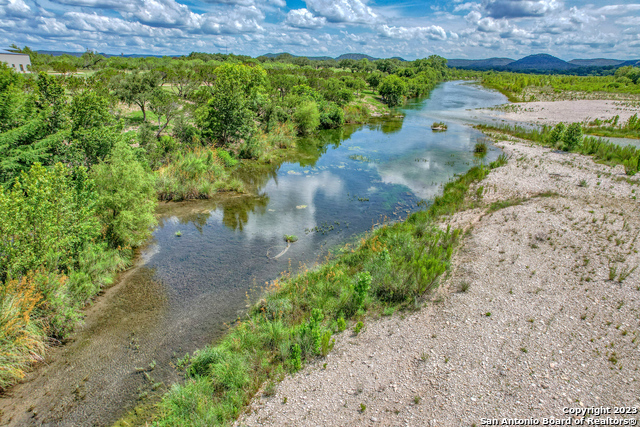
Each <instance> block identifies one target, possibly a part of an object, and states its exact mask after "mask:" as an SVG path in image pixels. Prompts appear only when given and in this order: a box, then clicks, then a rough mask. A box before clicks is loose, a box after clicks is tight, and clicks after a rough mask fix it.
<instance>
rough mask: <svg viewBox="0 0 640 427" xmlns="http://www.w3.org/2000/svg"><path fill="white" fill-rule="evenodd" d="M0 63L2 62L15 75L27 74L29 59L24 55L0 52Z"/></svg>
mask: <svg viewBox="0 0 640 427" xmlns="http://www.w3.org/2000/svg"><path fill="white" fill-rule="evenodd" d="M0 62H4V63H5V64H7V65H8V66H9V67H11V68H13V70H14V71H15V72H17V73H28V72H29V68H28V67H29V66H30V65H31V59H30V58H29V55H25V54H24V53H4V52H0Z"/></svg>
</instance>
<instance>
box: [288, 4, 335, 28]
mask: <svg viewBox="0 0 640 427" xmlns="http://www.w3.org/2000/svg"><path fill="white" fill-rule="evenodd" d="M284 23H285V24H287V25H289V26H291V27H296V28H319V27H322V26H324V25H325V24H326V23H327V18H325V17H324V16H320V17H316V16H313V14H312V13H311V12H309V11H308V10H307V9H293V10H290V11H289V13H287V18H286V19H285V21H284Z"/></svg>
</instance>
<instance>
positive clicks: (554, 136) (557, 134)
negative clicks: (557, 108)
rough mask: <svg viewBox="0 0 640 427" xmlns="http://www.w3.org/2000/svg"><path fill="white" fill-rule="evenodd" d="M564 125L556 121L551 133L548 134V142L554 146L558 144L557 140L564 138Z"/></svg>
mask: <svg viewBox="0 0 640 427" xmlns="http://www.w3.org/2000/svg"><path fill="white" fill-rule="evenodd" d="M565 129H566V127H565V125H564V123H562V122H561V123H558V124H557V125H555V127H554V128H553V130H552V131H551V133H550V134H549V138H548V140H547V141H548V143H549V145H551V146H555V145H557V144H558V142H560V141H562V140H563V139H564V131H565Z"/></svg>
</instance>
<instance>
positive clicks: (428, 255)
mask: <svg viewBox="0 0 640 427" xmlns="http://www.w3.org/2000/svg"><path fill="white" fill-rule="evenodd" d="M504 163H506V159H505V158H504V156H502V157H501V158H500V159H499V160H498V161H496V162H494V163H492V165H491V167H497V166H501V165H503V164H504ZM491 167H489V168H487V167H483V166H477V167H474V168H472V169H471V170H470V171H469V172H467V173H466V174H465V175H463V176H461V177H459V178H458V179H457V180H455V181H452V182H450V183H448V184H447V185H445V187H444V191H443V194H442V196H439V197H437V198H436V199H435V201H434V202H433V204H432V206H431V207H430V208H429V209H427V210H423V211H419V212H416V213H414V214H412V215H410V216H409V217H408V218H407V220H406V221H404V222H400V223H396V224H391V225H389V224H385V225H383V226H382V227H380V228H378V229H376V230H373V231H371V232H370V233H369V234H368V235H367V236H365V237H363V238H362V239H361V240H360V241H359V242H358V243H357V244H354V245H347V246H345V247H343V248H342V249H341V250H339V251H338V254H337V255H336V256H335V257H333V258H332V259H329V260H328V261H327V262H325V263H323V264H322V265H320V266H319V267H318V268H317V269H313V270H311V271H309V270H306V271H303V272H301V273H300V274H297V275H294V274H286V275H284V276H283V277H281V278H280V279H278V280H275V281H273V282H272V283H271V284H270V285H269V288H268V289H267V290H266V293H265V295H264V298H263V299H261V300H260V301H259V302H258V303H257V304H255V305H254V306H253V307H252V308H251V309H250V310H249V313H248V315H247V318H246V319H244V320H243V321H240V322H238V323H237V324H236V325H235V326H233V327H232V328H231V329H230V331H229V332H228V333H227V334H226V335H225V337H224V338H223V339H222V340H221V341H220V342H219V343H217V344H216V345H214V346H211V347H207V348H205V349H203V350H200V351H198V352H196V353H195V355H194V356H193V357H192V358H191V360H190V363H189V365H188V368H187V370H186V382H185V383H184V384H175V385H174V386H173V387H172V388H171V390H170V391H169V393H168V394H167V395H166V396H165V398H164V399H163V400H162V402H161V403H160V404H159V408H160V409H159V414H158V415H157V417H156V419H155V424H154V425H157V426H175V425H192V426H205V425H206V426H208V425H227V424H230V423H232V422H233V421H234V420H235V418H236V417H237V416H238V415H239V414H240V412H241V411H242V410H243V408H244V407H245V406H246V405H247V404H248V403H249V402H250V400H251V398H252V397H253V396H254V395H255V393H256V392H258V391H259V390H261V389H262V390H264V392H265V393H268V390H269V389H271V388H272V387H274V385H275V382H277V381H278V380H279V379H281V378H282V377H284V376H285V375H287V374H288V373H293V372H296V371H298V370H300V369H301V368H302V366H303V365H304V364H305V363H307V362H309V361H311V360H314V359H317V358H321V357H324V356H326V355H327V353H328V352H329V351H330V350H331V348H332V347H333V343H334V338H333V335H334V334H336V333H339V332H342V331H345V330H346V329H348V328H351V327H353V328H354V331H353V333H354V334H356V333H357V332H358V331H359V330H360V329H361V328H362V327H363V325H364V324H365V322H366V321H367V319H368V318H369V317H371V316H375V315H385V314H390V313H393V312H394V311H395V310H396V309H413V308H417V307H419V306H421V305H422V304H423V303H424V302H425V300H426V298H427V297H428V295H429V293H430V291H432V290H434V289H435V288H437V286H438V282H439V279H440V277H441V276H442V275H443V274H444V273H445V272H446V271H447V269H448V267H449V263H450V260H451V257H452V255H453V252H454V248H455V246H456V243H457V242H458V240H459V239H460V230H451V229H446V230H443V229H441V228H440V227H439V226H438V224H437V223H436V221H437V220H438V218H439V217H441V216H442V215H448V214H452V213H454V212H456V211H458V210H459V209H461V208H462V207H463V206H467V205H469V204H470V203H473V198H471V197H469V196H468V195H467V193H468V189H469V186H470V185H471V184H472V183H475V182H478V181H480V180H481V179H482V178H483V177H484V176H485V175H486V173H487V172H488V171H489V169H490V168H491ZM283 403H284V402H283Z"/></svg>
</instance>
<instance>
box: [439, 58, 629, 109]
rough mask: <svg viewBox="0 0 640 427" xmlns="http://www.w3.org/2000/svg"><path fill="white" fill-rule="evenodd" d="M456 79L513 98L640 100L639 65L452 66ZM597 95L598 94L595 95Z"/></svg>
mask: <svg viewBox="0 0 640 427" xmlns="http://www.w3.org/2000/svg"><path fill="white" fill-rule="evenodd" d="M450 76H451V78H454V79H467V80H478V81H480V83H481V84H482V85H483V86H485V87H488V88H491V89H495V90H497V91H499V92H501V93H502V94H504V95H505V96H506V97H507V98H508V99H509V101H511V102H530V101H553V100H565V99H591V98H593V97H597V98H602V97H606V98H611V99H635V100H640V99H639V97H638V96H639V95H640V68H638V67H631V66H628V67H621V68H619V69H617V70H616V72H615V74H614V75H610V76H572V75H536V74H522V73H512V72H494V71H484V72H483V71H472V70H452V71H451V74H450ZM593 99H595V98H593Z"/></svg>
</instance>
